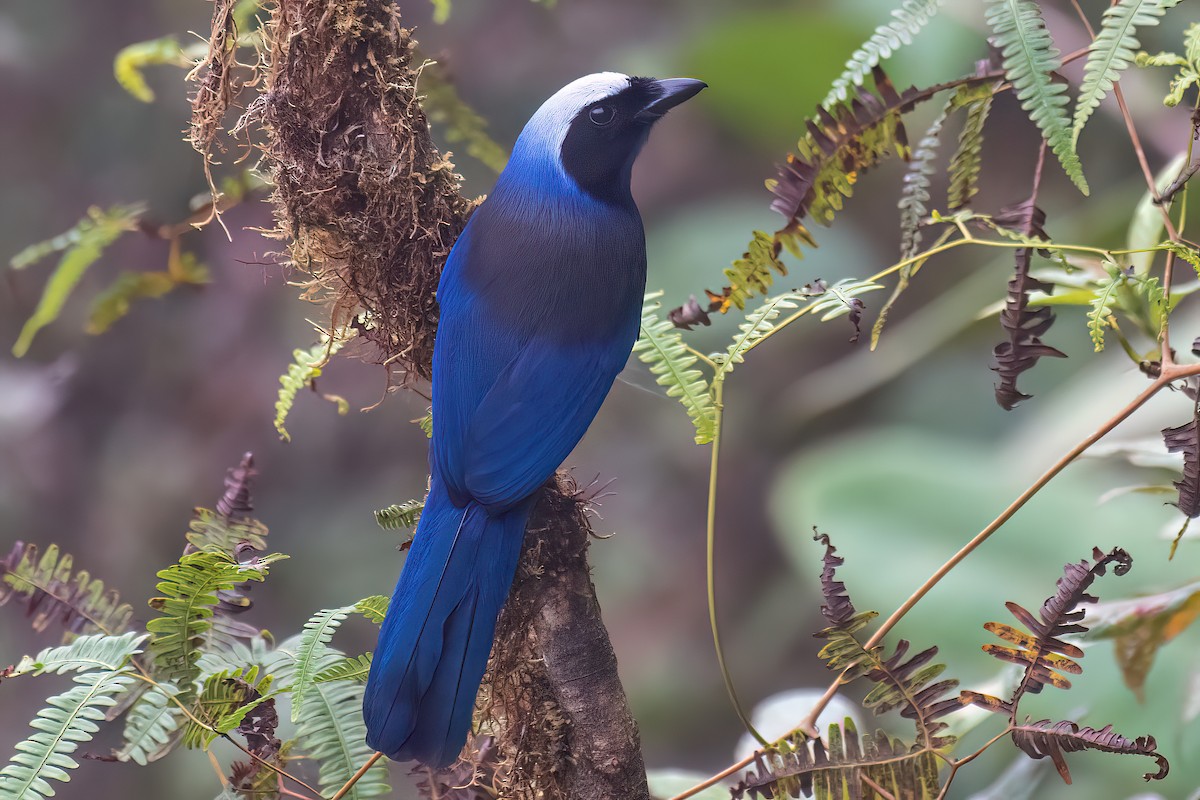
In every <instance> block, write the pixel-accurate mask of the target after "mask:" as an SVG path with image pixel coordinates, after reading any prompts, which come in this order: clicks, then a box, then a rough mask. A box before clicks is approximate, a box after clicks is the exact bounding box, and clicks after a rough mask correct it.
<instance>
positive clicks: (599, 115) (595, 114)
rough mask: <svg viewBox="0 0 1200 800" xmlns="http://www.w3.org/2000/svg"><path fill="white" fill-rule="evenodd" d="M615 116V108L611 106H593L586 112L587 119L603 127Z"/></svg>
mask: <svg viewBox="0 0 1200 800" xmlns="http://www.w3.org/2000/svg"><path fill="white" fill-rule="evenodd" d="M616 118H617V110H616V109H615V108H613V107H612V106H594V107H593V108H592V110H591V111H589V112H588V119H590V120H591V121H592V124H593V125H598V126H600V127H602V128H603V127H604V126H605V125H608V124H609V123H610V122H612V121H613V120H614V119H616Z"/></svg>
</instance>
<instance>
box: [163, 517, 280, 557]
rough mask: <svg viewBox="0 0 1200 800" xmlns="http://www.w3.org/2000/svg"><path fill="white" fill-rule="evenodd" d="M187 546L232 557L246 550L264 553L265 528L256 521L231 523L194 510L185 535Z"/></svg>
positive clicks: (229, 519) (265, 546)
mask: <svg viewBox="0 0 1200 800" xmlns="http://www.w3.org/2000/svg"><path fill="white" fill-rule="evenodd" d="M184 535H185V537H186V538H187V540H188V544H190V545H191V546H192V547H194V548H196V549H197V550H202V551H204V552H209V553H226V554H228V555H231V556H232V555H235V554H236V553H238V552H240V551H241V550H242V548H244V547H245V546H249V547H250V548H252V549H254V550H257V551H258V552H260V553H261V552H263V551H264V550H266V549H267V535H268V529H267V526H266V525H264V524H263V523H262V522H259V521H258V520H256V519H250V518H243V519H232V518H230V517H226V516H224V515H222V514H218V513H217V512H216V511H213V510H211V509H208V508H197V509H196V510H195V515H194V516H193V517H192V521H191V522H189V523H188V531H187V533H186V534H184Z"/></svg>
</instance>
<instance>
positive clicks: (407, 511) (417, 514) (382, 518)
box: [375, 500, 425, 530]
mask: <svg viewBox="0 0 1200 800" xmlns="http://www.w3.org/2000/svg"><path fill="white" fill-rule="evenodd" d="M424 508H425V501H424V500H405V501H404V502H403V503H396V504H395V505H390V506H388V507H387V508H381V509H379V510H378V511H376V512H375V522H377V523H378V524H379V527H381V528H383V529H384V530H399V529H401V528H413V527H416V524H417V521H418V520H419V519H421V511H422V510H423V509H424Z"/></svg>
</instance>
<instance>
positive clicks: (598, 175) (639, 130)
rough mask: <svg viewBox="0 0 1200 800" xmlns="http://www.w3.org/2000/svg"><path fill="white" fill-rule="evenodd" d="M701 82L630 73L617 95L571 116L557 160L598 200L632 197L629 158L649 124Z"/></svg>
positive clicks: (696, 89)
mask: <svg viewBox="0 0 1200 800" xmlns="http://www.w3.org/2000/svg"><path fill="white" fill-rule="evenodd" d="M704 86H705V84H704V83H702V82H701V81H694V80H688V79H683V78H671V79H668V80H662V81H659V80H655V79H653V78H630V79H629V86H628V87H627V88H625V89H623V90H621V91H620V92H618V93H617V94H615V95H613V96H611V97H606V98H604V99H603V100H600V101H598V102H595V103H592V104H590V105H588V106H586V107H585V108H583V110H581V111H580V112H579V114H578V115H577V116H576V117H575V119H574V120H572V122H571V127H570V128H569V129H568V131H567V135H566V137H565V138H564V139H563V144H562V165H563V169H564V170H565V171H566V173H567V175H569V176H570V177H571V178H572V179H573V180H574V181H575V183H576V184H577V185H578V186H579V188H580V189H582V190H583V191H585V192H587V193H588V194H589V195H591V196H592V197H595V198H596V199H598V200H603V201H605V202H611V203H621V202H631V200H632V198H631V196H630V193H629V177H630V172H631V171H632V169H633V161H634V159H635V158H636V157H637V154H638V151H640V150H641V149H642V145H643V144H645V142H646V137H647V136H648V135H649V133H650V128H651V126H652V125H653V124H654V123H655V122H656V121H657V120H658V119H660V118H661V117H662V116H663V115H664V114H666V113H667V111H669V110H670V109H672V108H674V107H675V106H677V105H679V104H680V103H682V102H683V101H684V100H687V99H688V98H690V97H692V96H694V95H695V94H697V93H698V92H699V91H700V90H701V89H703V88H704Z"/></svg>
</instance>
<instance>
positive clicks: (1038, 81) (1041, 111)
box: [986, 0, 1088, 195]
mask: <svg viewBox="0 0 1200 800" xmlns="http://www.w3.org/2000/svg"><path fill="white" fill-rule="evenodd" d="M986 16H987V21H988V25H989V26H991V29H992V32H993V33H994V34H995V37H996V46H997V47H999V48H1000V52H1001V54H1002V55H1003V57H1004V72H1005V75H1006V76H1007V77H1008V80H1009V81H1010V82H1011V83H1012V85H1013V87H1014V88H1015V89H1016V92H1017V99H1018V100H1020V102H1021V108H1023V109H1025V111H1026V112H1027V113H1028V114H1029V119H1030V120H1032V121H1033V124H1035V125H1037V126H1038V128H1039V129H1040V130H1041V132H1042V136H1044V137H1045V139H1046V142H1047V144H1049V145H1050V149H1051V150H1053V151H1054V155H1055V156H1057V157H1058V161H1059V163H1060V164H1062V167H1063V171H1065V172H1066V173H1067V176H1068V177H1070V179H1071V181H1072V182H1073V183H1074V184H1075V186H1076V187H1077V188H1078V189H1079V191H1081V192H1082V193H1083V194H1085V195H1086V194H1087V193H1088V185H1087V180H1086V179H1085V178H1084V177H1083V166H1082V165H1081V164H1080V163H1079V154H1078V153H1076V152H1075V141H1074V139H1073V138H1072V136H1071V128H1070V125H1071V122H1070V119H1069V118H1068V116H1067V104H1068V102H1069V99H1068V97H1067V87H1066V86H1064V85H1063V84H1061V83H1055V82H1054V80H1053V78H1052V76H1053V73H1054V72H1055V71H1056V70H1058V68H1059V67H1061V66H1062V60H1061V59H1060V58H1059V51H1058V48H1057V47H1055V46H1054V42H1053V41H1052V40H1051V39H1050V32H1049V31H1047V30H1046V23H1045V20H1043V19H1042V12H1041V9H1040V8H1038V5H1037V3H1035V2H1033V0H987V11H986Z"/></svg>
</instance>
